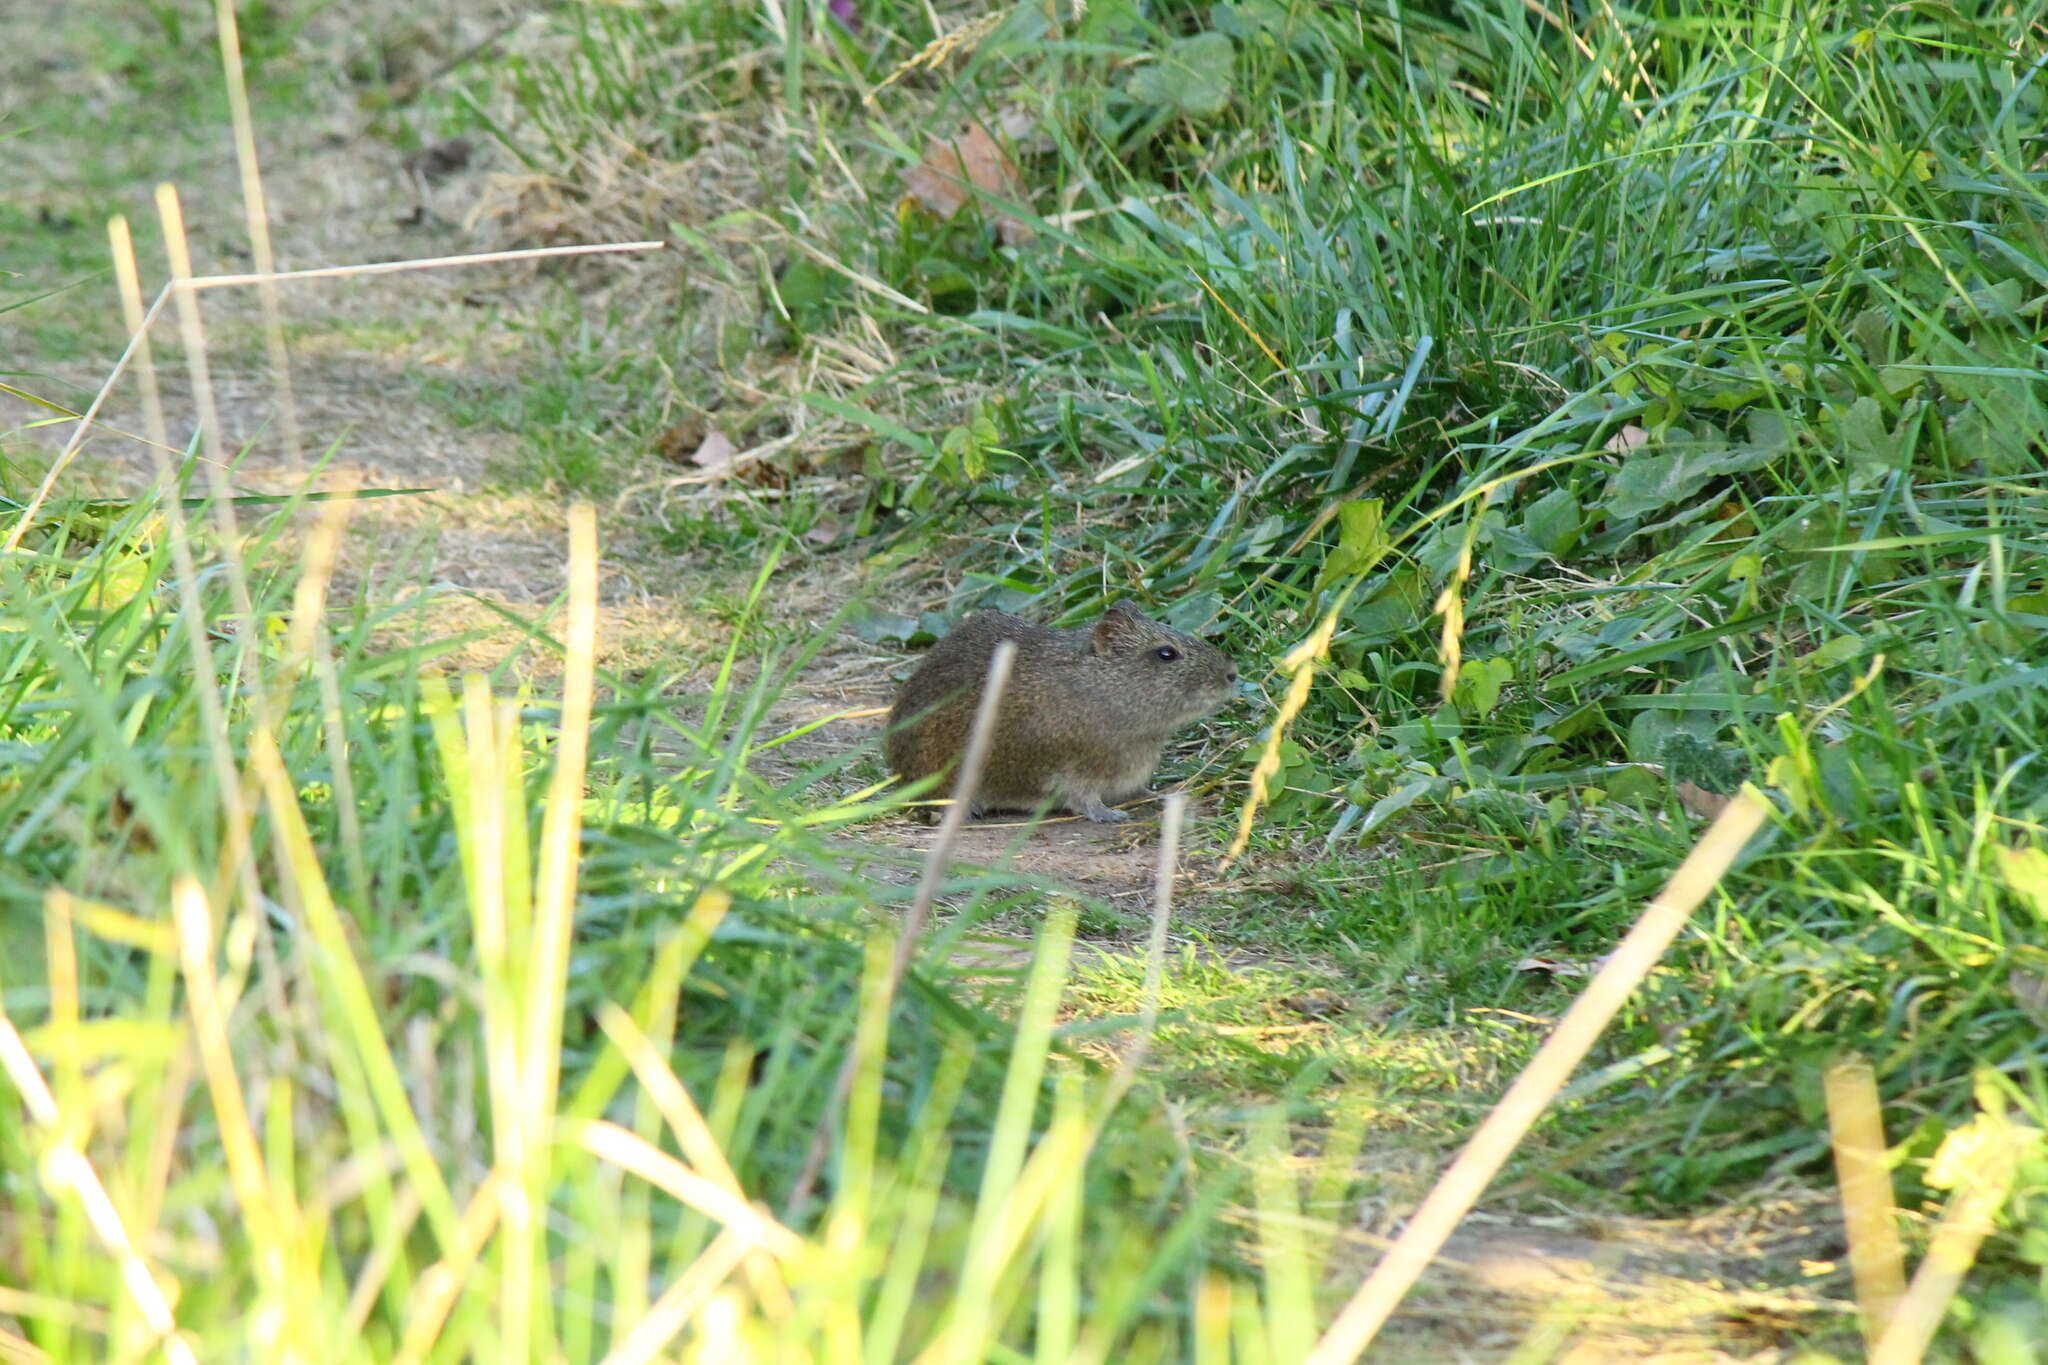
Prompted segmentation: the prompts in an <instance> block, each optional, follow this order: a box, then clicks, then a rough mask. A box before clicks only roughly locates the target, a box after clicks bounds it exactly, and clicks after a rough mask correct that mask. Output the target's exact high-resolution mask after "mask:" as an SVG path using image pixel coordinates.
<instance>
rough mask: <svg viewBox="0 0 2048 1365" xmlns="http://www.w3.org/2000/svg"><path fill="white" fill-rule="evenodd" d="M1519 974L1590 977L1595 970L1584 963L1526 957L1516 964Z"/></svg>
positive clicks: (1557, 958)
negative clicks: (1535, 973)
mask: <svg viewBox="0 0 2048 1365" xmlns="http://www.w3.org/2000/svg"><path fill="white" fill-rule="evenodd" d="M1515 970H1516V971H1518V972H1540V973H1542V974H1543V975H1545V976H1590V975H1592V972H1593V969H1592V968H1591V967H1589V966H1587V965H1586V964H1585V963H1583V962H1567V961H1565V960H1564V959H1563V958H1561V957H1525V958H1523V959H1522V960H1521V961H1520V962H1517V963H1516V964H1515Z"/></svg>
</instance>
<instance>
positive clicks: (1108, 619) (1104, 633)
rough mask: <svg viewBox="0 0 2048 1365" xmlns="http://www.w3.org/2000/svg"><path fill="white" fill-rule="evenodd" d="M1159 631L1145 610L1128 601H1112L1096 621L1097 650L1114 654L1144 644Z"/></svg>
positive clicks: (1098, 652)
mask: <svg viewBox="0 0 2048 1365" xmlns="http://www.w3.org/2000/svg"><path fill="white" fill-rule="evenodd" d="M1157 632H1158V627H1156V626H1154V625H1153V624H1152V621H1151V619H1150V618H1149V617H1147V616H1146V615H1145V613H1144V612H1142V611H1139V610H1138V609H1137V608H1136V607H1134V606H1132V605H1131V604H1130V603H1128V602H1112V603H1110V604H1109V606H1108V608H1107V609H1106V610H1104V612H1103V613H1102V619H1101V620H1100V621H1097V622H1096V623H1095V639H1094V644H1095V652H1096V653H1097V654H1113V653H1115V652H1116V651H1117V650H1119V649H1134V648H1137V647H1139V646H1142V645H1143V644H1144V643H1145V642H1146V641H1147V640H1149V639H1151V638H1152V636H1153V635H1154V634H1156V633H1157Z"/></svg>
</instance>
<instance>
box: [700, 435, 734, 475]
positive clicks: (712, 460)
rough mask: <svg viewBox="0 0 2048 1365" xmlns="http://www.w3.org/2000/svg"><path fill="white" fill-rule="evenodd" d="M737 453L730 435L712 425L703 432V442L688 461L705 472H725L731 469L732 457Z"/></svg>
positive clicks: (714, 473)
mask: <svg viewBox="0 0 2048 1365" xmlns="http://www.w3.org/2000/svg"><path fill="white" fill-rule="evenodd" d="M739 453H740V448H739V447H738V446H736V445H734V444H733V443H732V437H730V436H728V435H726V434H725V433H724V432H722V431H720V430H719V429H718V428H717V427H713V428H711V430H709V431H707V432H705V433H704V440H703V443H702V444H700V445H699V446H698V447H697V453H696V454H694V455H692V456H691V457H690V463H691V464H693V465H696V466H697V467H698V468H699V469H701V470H703V471H704V472H705V473H707V474H712V475H718V474H725V473H728V472H730V471H731V469H732V462H733V459H734V458H735V457H736V456H738V454H739Z"/></svg>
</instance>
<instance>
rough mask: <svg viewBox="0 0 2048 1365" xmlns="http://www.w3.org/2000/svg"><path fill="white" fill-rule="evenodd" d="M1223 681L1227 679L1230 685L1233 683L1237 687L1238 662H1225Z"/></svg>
mask: <svg viewBox="0 0 2048 1365" xmlns="http://www.w3.org/2000/svg"><path fill="white" fill-rule="evenodd" d="M1223 681H1225V682H1227V683H1229V684H1230V685H1231V686H1232V687H1235V686H1237V665H1236V664H1225V665H1223Z"/></svg>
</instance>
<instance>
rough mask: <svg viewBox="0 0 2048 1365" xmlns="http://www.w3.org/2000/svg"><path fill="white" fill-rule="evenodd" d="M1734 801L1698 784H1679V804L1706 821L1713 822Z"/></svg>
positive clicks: (1730, 797) (1732, 798)
mask: <svg viewBox="0 0 2048 1365" xmlns="http://www.w3.org/2000/svg"><path fill="white" fill-rule="evenodd" d="M1734 799H1735V798H1734V797H1732V796H1723V795H1722V794H1721V793H1719V792H1710V791H1708V790H1707V789H1706V788H1705V787H1702V786H1700V785H1699V784H1698V783H1696V782H1681V783H1679V784H1678V804H1679V805H1681V806H1683V807H1685V808H1686V810H1687V811H1689V812H1691V813H1692V814H1694V815H1697V816H1699V817H1701V818H1702V819H1705V820H1711V819H1713V818H1714V817H1715V816H1717V815H1719V814H1720V813H1721V812H1722V811H1724V810H1726V809H1727V808H1728V803H1729V802H1730V801H1733V800H1734Z"/></svg>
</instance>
